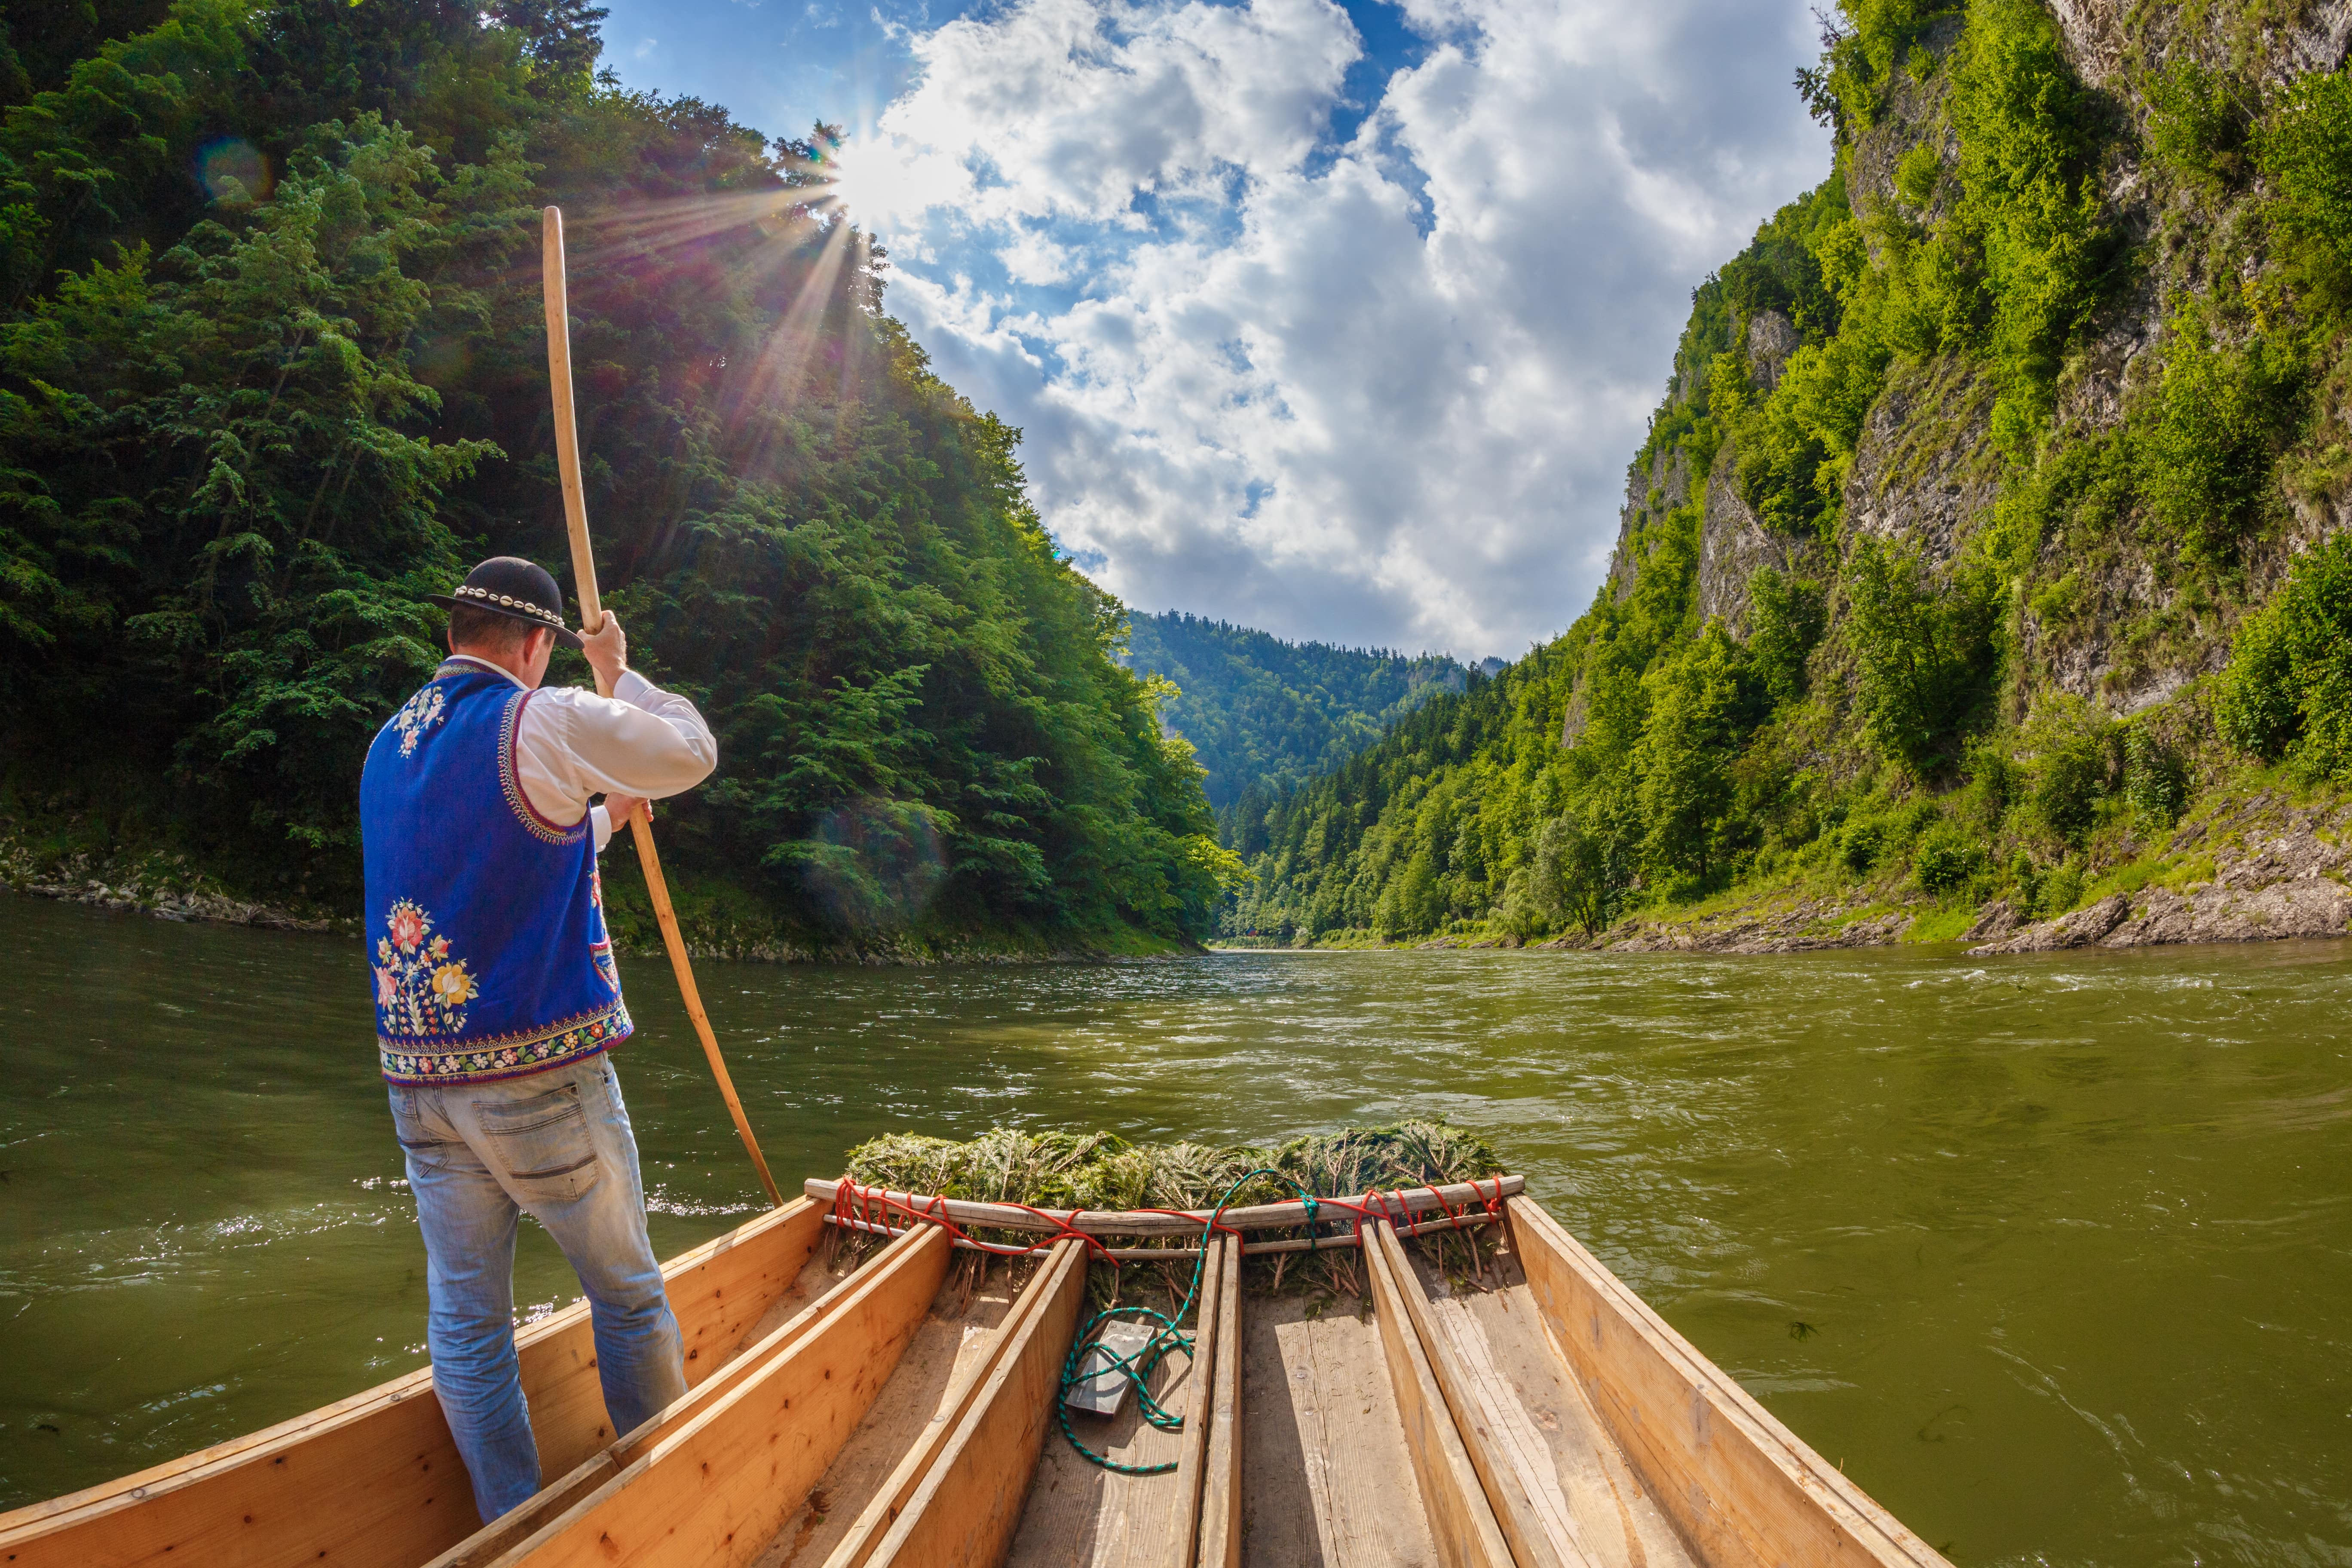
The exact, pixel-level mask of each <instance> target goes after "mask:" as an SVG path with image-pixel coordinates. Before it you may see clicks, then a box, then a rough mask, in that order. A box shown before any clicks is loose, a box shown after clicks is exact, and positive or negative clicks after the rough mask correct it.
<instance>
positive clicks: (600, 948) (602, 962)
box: [588, 942, 621, 996]
mask: <svg viewBox="0 0 2352 1568" xmlns="http://www.w3.org/2000/svg"><path fill="white" fill-rule="evenodd" d="M588 957H589V959H590V960H591V961H592V962H593V963H594V964H595V965H596V973H599V974H601V975H603V976H604V984H607V985H609V986H611V987H612V988H613V994H614V995H615V996H618V995H619V994H621V966H620V965H619V964H617V963H614V962H613V944H612V943H611V942H590V943H589V944H588Z"/></svg>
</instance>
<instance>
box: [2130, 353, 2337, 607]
mask: <svg viewBox="0 0 2352 1568" xmlns="http://www.w3.org/2000/svg"><path fill="white" fill-rule="evenodd" d="M2298 380H2299V376H2298V374H2297V373H2296V371H2295V369H2294V366H2293V365H2292V364H2291V363H2284V358H2283V356H2282V355H2280V354H2278V353H2276V352H2274V351H2273V349H2272V348H2271V347H2270V346H2269V344H2268V343H2266V342H2264V341H2263V340H2261V339H2256V340H2255V341H2254V342H2251V343H2248V344H2246V345H2244V346H2243V347H2241V348H2234V349H2223V348H2216V347H2215V346H2213V344H2212V343H2211V342H2209V341H2207V339H2206V338H2205V337H2204V335H2203V333H2202V332H2201V331H2198V330H2196V329H2194V328H2191V329H2190V330H2189V331H2184V332H2183V333H2182V334H2181V335H2180V336H2179V337H2178V338H2175V339H2174V340H2173V342H2172V345H2171V347H2169V348H2168V349H2167V350H2166V351H2165V357H2164V379H2163V381H2162V383H2161V384H2160V385H2159V388H2158V394H2157V400H2156V408H2155V416H2154V417H2153V418H2152V419H2151V420H2149V422H2148V423H2147V426H2146V427H2145V428H2144V429H2143V431H2142V432H2141V434H2140V437H2139V443H2140V446H2141V447H2142V452H2141V458H2142V461H2141V463H2140V465H2139V469H2140V481H2139V487H2140V494H2141V496H2142V497H2143V498H2144V499H2145V500H2147V507H2148V512H2149V515H2150V516H2151V518H2152V519H2153V520H2154V522H2155V524H2156V528H2157V530H2158V532H2159V534H2161V535H2162V536H2163V537H2165V538H2167V539H2169V540H2171V541H2173V542H2176V543H2178V544H2179V545H2181V546H2182V547H2183V548H2184V549H2186V550H2187V551H2188V552H2189V553H2190V554H2192V555H2195V556H2198V557H2200V559H2203V560H2206V561H2213V562H2220V561H2225V560H2227V559H2228V558H2229V557H2230V555H2231V553H2232V552H2233V551H2234V550H2235V548H2236V546H2237V543H2238V542H2239V540H2240V539H2242V537H2243V536H2244V535H2245V534H2246V533H2247V532H2248V531H2251V529H2252V527H2253V525H2254V523H2255V521H2256V520H2257V519H2258V517H2259V515H2260V501H2261V498H2262V493H2263V487H2264V486H2265V484H2267V483H2268V481H2269V479H2270V473H2271V465H2272V461H2273V458H2275V456H2276V454H2277V450H2278V447H2279V446H2280V445H2281V444H2282V443H2283V441H2284V439H2285V438H2286V437H2287V436H2288V434H2289V433H2290V432H2291V430H2292V428H2293V426H2294V424H2295V422H2296V414H2297V409H2296V404H2297V401H2298V400H2297V399H2296V397H2295V395H2294V394H2295V389H2296V383H2297V381H2298Z"/></svg>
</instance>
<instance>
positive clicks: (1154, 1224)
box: [802, 1176, 1527, 1245]
mask: <svg viewBox="0 0 2352 1568" xmlns="http://www.w3.org/2000/svg"><path fill="white" fill-rule="evenodd" d="M840 1186H841V1184H840V1183H839V1182H834V1181H826V1180H824V1179H823V1178H821V1177H812V1178H810V1179H809V1180H808V1181H807V1182H804V1183H803V1184H802V1187H803V1191H804V1192H805V1193H806V1194H807V1195H808V1196H810V1197H812V1198H814V1199H815V1200H816V1201H817V1202H818V1203H821V1204H823V1205H825V1206H826V1207H827V1208H830V1207H832V1206H833V1200H834V1194H835V1193H836V1192H837V1191H839V1189H840ZM1526 1186H1527V1178H1526V1177H1524V1176H1489V1177H1487V1178H1486V1180H1484V1181H1481V1182H1456V1183H1454V1184H1452V1185H1450V1186H1443V1187H1407V1188H1404V1189H1403V1190H1402V1191H1399V1192H1392V1193H1382V1194H1381V1196H1380V1205H1381V1206H1382V1207H1393V1208H1395V1209H1398V1210H1402V1211H1403V1212H1406V1213H1409V1214H1413V1215H1423V1214H1427V1213H1430V1212H1431V1211H1432V1210H1435V1209H1458V1208H1460V1207H1462V1206H1463V1205H1465V1204H1469V1203H1483V1202H1485V1201H1486V1200H1488V1199H1492V1198H1497V1197H1506V1198H1507V1197H1509V1196H1510V1195H1511V1194H1514V1193H1517V1192H1520V1191H1523V1190H1524V1189H1525V1188H1526ZM870 1190H872V1191H874V1192H875V1193H876V1194H877V1195H878V1196H879V1197H880V1198H884V1199H887V1200H889V1201H890V1202H891V1203H893V1204H896V1205H900V1206H898V1207H897V1208H894V1209H892V1210H891V1211H890V1222H891V1223H892V1224H893V1225H898V1224H903V1223H905V1222H906V1220H907V1219H908V1214H907V1212H906V1211H907V1208H908V1206H913V1207H916V1208H917V1209H919V1210H925V1211H928V1210H931V1209H933V1208H939V1209H941V1210H943V1211H944V1212H945V1214H946V1215H947V1217H948V1218H950V1219H951V1220H953V1221H954V1222H955V1223H956V1224H958V1225H960V1226H975V1225H980V1226H996V1227H998V1228H1000V1229H1005V1230H1031V1231H1043V1232H1047V1233H1051V1232H1055V1231H1058V1230H1060V1229H1062V1228H1063V1227H1064V1226H1068V1228H1070V1229H1072V1230H1082V1231H1085V1232H1086V1233H1087V1235H1089V1236H1182V1237H1197V1236H1198V1235H1200V1234H1201V1227H1202V1225H1203V1224H1205V1223H1206V1222H1207V1220H1208V1218H1209V1216H1210V1215H1211V1213H1212V1212H1213V1211H1211V1210H1209V1209H1171V1210H1167V1211H1164V1212H1150V1213H1146V1212H1143V1211H1140V1210H1128V1209H1040V1208H1025V1207H1023V1206H1022V1205H1018V1204H984V1203H975V1202H972V1201H970V1200H968V1199H964V1198H939V1197H933V1196H928V1195H926V1194H920V1193H901V1192H893V1191H890V1190H887V1189H884V1188H875V1189H870ZM1317 1202H1318V1204H1319V1205H1321V1207H1322V1211H1323V1217H1324V1218H1325V1219H1326V1220H1328V1221H1331V1222H1333V1223H1337V1222H1339V1221H1341V1220H1347V1219H1351V1218H1353V1217H1354V1216H1353V1215H1349V1214H1347V1213H1346V1212H1344V1210H1343V1209H1342V1207H1341V1205H1361V1204H1362V1203H1363V1202H1364V1194H1360V1193H1359V1194H1355V1195H1354V1196H1352V1197H1344V1198H1320V1199H1318V1200H1317ZM1306 1219H1307V1206H1306V1205H1304V1204H1303V1203H1298V1202H1292V1203H1286V1204H1257V1205H1252V1206H1251V1207H1248V1208H1234V1209H1225V1210H1223V1212H1222V1213H1220V1214H1219V1215H1218V1217H1217V1223H1218V1224H1219V1225H1220V1226H1225V1227H1227V1228H1229V1229H1233V1230H1278V1229H1281V1228H1283V1227H1285V1226H1296V1225H1303V1224H1305V1223H1306ZM1327 1245H1328V1243H1327Z"/></svg>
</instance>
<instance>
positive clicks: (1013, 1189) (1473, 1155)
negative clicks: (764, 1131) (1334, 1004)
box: [848, 1121, 1503, 1209]
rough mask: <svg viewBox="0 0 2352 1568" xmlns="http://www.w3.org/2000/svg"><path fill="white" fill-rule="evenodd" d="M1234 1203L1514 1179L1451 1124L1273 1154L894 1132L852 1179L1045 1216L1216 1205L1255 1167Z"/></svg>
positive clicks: (871, 1150)
mask: <svg viewBox="0 0 2352 1568" xmlns="http://www.w3.org/2000/svg"><path fill="white" fill-rule="evenodd" d="M1260 1169H1264V1170H1271V1171H1276V1172H1278V1173H1280V1174H1281V1176H1283V1177H1286V1178H1288V1181H1284V1180H1279V1179H1276V1178H1274V1177H1267V1176H1258V1177H1255V1179H1253V1180H1250V1181H1248V1182H1246V1183H1244V1184H1242V1186H1241V1188H1240V1190H1239V1192H1238V1193H1235V1194H1234V1197H1233V1199H1232V1202H1233V1203H1234V1205H1236V1206H1241V1205H1250V1204H1269V1203H1286V1202H1288V1201H1290V1200H1291V1199H1293V1198H1295V1197H1297V1192H1296V1191H1295V1190H1294V1189H1293V1188H1292V1187H1291V1186H1290V1184H1289V1183H1290V1182H1297V1184H1299V1185H1300V1186H1303V1187H1305V1188H1306V1189H1307V1191H1308V1192H1310V1193H1313V1194H1315V1195H1317V1196H1318V1197H1348V1196H1352V1195H1354V1194H1358V1193H1364V1192H1370V1191H1372V1190H1374V1189H1380V1190H1382V1191H1390V1190H1394V1189H1396V1188H1399V1187H1420V1186H1431V1185H1444V1184H1448V1183H1454V1182H1466V1181H1471V1180H1474V1179H1476V1178H1480V1177H1486V1176H1493V1175H1499V1174H1501V1173H1503V1163H1502V1161H1501V1159H1500V1158H1499V1157H1498V1156H1497V1155H1496V1152H1495V1151H1494V1150H1493V1148H1492V1147H1490V1146H1489V1145H1488V1144H1487V1142H1486V1140H1485V1139H1483V1138H1481V1137H1479V1136H1478V1135H1477V1134H1476V1133H1475V1132H1471V1131H1465V1129H1463V1128H1459V1127H1456V1126H1454V1125H1453V1124H1452V1123H1451V1122H1447V1121H1400V1122H1397V1123H1394V1124H1393V1125H1390V1126H1385V1127H1351V1128H1344V1129H1342V1130H1340V1131H1337V1132H1318V1133H1313V1134H1309V1135H1308V1136H1306V1137H1302V1138H1294V1139H1292V1140H1290V1141H1289V1142H1286V1143H1283V1144H1280V1145H1278V1146H1276V1147H1273V1148H1256V1147H1251V1146H1247V1145H1236V1146H1234V1147H1230V1148H1227V1147H1219V1146H1214V1145H1211V1144H1205V1143H1130V1142H1127V1141H1126V1140H1125V1139H1123V1138H1118V1137H1114V1136H1113V1135H1111V1134H1110V1133H1108V1132H1084V1133H1076V1132H1051V1131H1028V1130H1024V1129H1020V1128H1012V1127H994V1128H991V1129H990V1130H989V1131H986V1132H984V1133H982V1134H981V1136H979V1137H978V1138H974V1139H971V1141H969V1142H961V1143H958V1142H950V1141H949V1140H947V1139H944V1138H929V1137H925V1136H923V1135H922V1134H920V1133H917V1132H892V1133H886V1134H885V1135H883V1136H882V1137H879V1138H876V1139H872V1140H870V1141H868V1142H864V1143H861V1144H859V1145H858V1146H857V1147H856V1148H855V1149H853V1150H851V1151H850V1152H849V1167H848V1173H849V1175H850V1176H851V1178H852V1179H854V1180H856V1181H857V1182H859V1183H862V1184H865V1185H867V1186H878V1187H888V1188H891V1189H893V1190H895V1191H898V1192H905V1193H920V1194H938V1195H940V1196H942V1197H950V1198H964V1199H969V1200H971V1201H972V1202H975V1203H1016V1204H1027V1205H1031V1206H1032V1207H1034V1208H1057V1209H1065V1208H1088V1209H1144V1208H1170V1209H1192V1208H1206V1207H1209V1206H1210V1205H1214V1204H1216V1203H1217V1202H1219V1201H1220V1200H1221V1199H1223V1198H1224V1197H1225V1195H1226V1194H1227V1193H1228V1192H1230V1191H1232V1190H1233V1189H1234V1184H1235V1183H1236V1182H1241V1181H1242V1178H1243V1177H1244V1176H1246V1175H1247V1174H1248V1173H1250V1172H1252V1171H1255V1170H1260Z"/></svg>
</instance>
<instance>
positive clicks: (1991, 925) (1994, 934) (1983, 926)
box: [1960, 899, 2025, 942]
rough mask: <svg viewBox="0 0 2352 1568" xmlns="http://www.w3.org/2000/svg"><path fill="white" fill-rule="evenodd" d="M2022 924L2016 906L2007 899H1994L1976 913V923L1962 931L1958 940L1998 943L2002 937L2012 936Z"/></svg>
mask: <svg viewBox="0 0 2352 1568" xmlns="http://www.w3.org/2000/svg"><path fill="white" fill-rule="evenodd" d="M2024 924H2025V918H2024V917H2023V916H2022V915H2021V914H2019V913H2018V912H2017V906H2016V905H2014V904H2012V903H2011V902H2010V901H2009V900H2007V899H1995V900H1993V901H1992V902H1990V903H1989V904H1987V905H1986V906H1985V907H1984V908H1983V909H1981V910H1978V911H1977V923H1976V924H1974V925H1972V926H1970V927H1969V929H1968V930H1966V931H1962V932H1961V933H1960V940H1961V941H1962V942H1999V941H2000V940H2001V939H2002V938H2003V937H2007V936H2014V935H2015V934H2016V933H2017V931H2019V930H2020V928H2021V927H2022V926H2023V925H2024Z"/></svg>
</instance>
